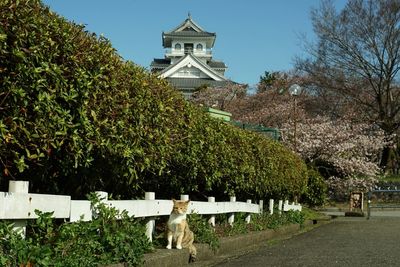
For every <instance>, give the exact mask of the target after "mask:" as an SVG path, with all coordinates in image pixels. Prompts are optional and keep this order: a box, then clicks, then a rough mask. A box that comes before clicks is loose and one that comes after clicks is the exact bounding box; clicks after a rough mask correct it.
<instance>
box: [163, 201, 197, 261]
mask: <svg viewBox="0 0 400 267" xmlns="http://www.w3.org/2000/svg"><path fill="white" fill-rule="evenodd" d="M172 201H173V202H174V206H173V208H172V212H171V214H170V216H169V220H168V223H167V225H168V231H167V236H168V246H167V249H171V248H172V242H174V243H176V248H177V249H182V248H189V253H190V261H194V260H195V259H196V253H197V251H196V248H195V246H194V245H193V241H194V234H193V232H192V231H190V229H189V225H188V223H187V221H186V212H187V208H188V205H189V202H190V200H188V201H183V200H179V201H178V200H175V199H173V200H172Z"/></svg>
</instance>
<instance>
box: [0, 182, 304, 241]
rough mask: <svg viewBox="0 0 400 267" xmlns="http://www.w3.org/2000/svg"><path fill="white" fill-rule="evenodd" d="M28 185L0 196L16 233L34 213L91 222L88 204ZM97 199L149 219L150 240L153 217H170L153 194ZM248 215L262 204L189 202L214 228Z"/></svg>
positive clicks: (166, 204)
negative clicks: (223, 218) (220, 220)
mask: <svg viewBox="0 0 400 267" xmlns="http://www.w3.org/2000/svg"><path fill="white" fill-rule="evenodd" d="M28 188H29V182H26V181H10V182H9V192H0V219H7V220H13V221H14V222H15V225H14V227H15V229H16V230H17V231H21V234H23V235H24V233H25V225H26V220H27V219H35V218H37V215H36V214H35V210H40V211H42V212H54V214H53V217H54V218H64V219H68V220H69V221H70V222H75V221H78V220H83V221H90V220H91V219H92V214H93V210H92V209H91V203H90V201H88V200H72V199H71V197H70V196H60V195H46V194H32V193H28ZM97 194H98V195H99V196H100V199H102V201H103V202H104V203H106V204H107V205H109V206H110V207H114V208H116V209H118V210H120V211H123V210H126V211H127V212H128V215H129V216H134V217H137V218H140V217H145V218H147V219H148V222H147V230H146V235H147V236H148V238H149V239H150V240H152V234H153V232H154V228H155V220H154V217H157V216H167V215H169V214H170V213H171V210H172V205H173V202H172V201H171V200H162V199H155V193H154V192H147V193H146V194H145V199H144V200H108V194H107V192H97ZM188 199H189V196H188V195H181V200H188ZM288 210H301V205H299V204H294V203H292V204H289V202H288V201H285V202H283V201H282V200H280V201H279V204H278V211H279V212H282V211H288ZM273 211H274V200H272V199H271V200H270V201H269V212H270V213H271V214H272V213H273ZM238 212H243V213H247V214H248V215H247V217H246V222H247V223H249V222H250V219H251V215H250V214H252V213H253V214H258V213H261V212H263V201H262V200H261V201H259V203H258V204H254V203H251V200H247V201H246V202H237V201H236V197H231V198H230V201H225V202H215V198H214V197H209V198H208V202H202V201H190V206H189V213H197V214H201V215H209V216H210V219H209V222H210V223H211V224H212V225H213V226H215V215H217V214H229V217H228V222H229V223H230V224H233V223H234V217H235V215H234V214H235V213H238Z"/></svg>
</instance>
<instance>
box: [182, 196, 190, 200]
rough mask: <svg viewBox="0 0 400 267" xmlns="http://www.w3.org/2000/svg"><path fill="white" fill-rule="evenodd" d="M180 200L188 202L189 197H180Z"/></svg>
mask: <svg viewBox="0 0 400 267" xmlns="http://www.w3.org/2000/svg"><path fill="white" fill-rule="evenodd" d="M181 200H184V201H188V200H189V195H181Z"/></svg>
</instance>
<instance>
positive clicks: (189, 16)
mask: <svg viewBox="0 0 400 267" xmlns="http://www.w3.org/2000/svg"><path fill="white" fill-rule="evenodd" d="M188 19H192V15H191V14H190V11H189V12H188Z"/></svg>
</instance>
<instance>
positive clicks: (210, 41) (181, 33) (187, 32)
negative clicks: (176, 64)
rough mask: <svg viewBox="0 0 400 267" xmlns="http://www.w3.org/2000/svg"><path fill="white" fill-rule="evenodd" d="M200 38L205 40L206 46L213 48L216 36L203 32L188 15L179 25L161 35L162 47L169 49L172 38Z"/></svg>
mask: <svg viewBox="0 0 400 267" xmlns="http://www.w3.org/2000/svg"><path fill="white" fill-rule="evenodd" d="M185 37H187V38H202V39H205V40H207V45H208V46H210V47H213V46H214V43H215V37H216V34H215V33H212V32H207V31H205V30H203V28H201V27H200V26H199V25H198V24H197V23H196V22H194V21H193V20H192V17H191V16H190V14H188V18H187V19H185V20H184V21H183V22H182V23H181V24H179V25H178V26H177V27H176V28H175V29H173V30H171V31H169V32H163V33H162V42H163V47H171V42H172V39H173V38H185Z"/></svg>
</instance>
